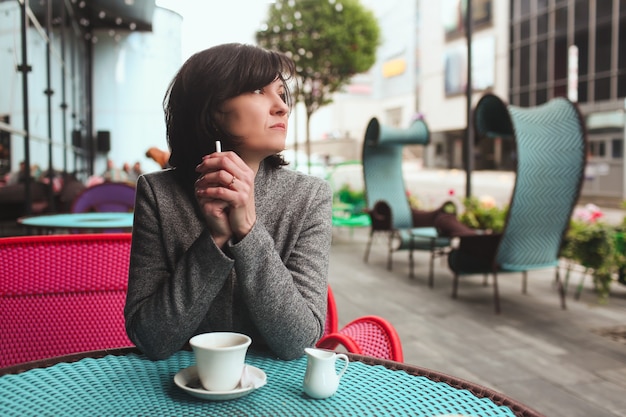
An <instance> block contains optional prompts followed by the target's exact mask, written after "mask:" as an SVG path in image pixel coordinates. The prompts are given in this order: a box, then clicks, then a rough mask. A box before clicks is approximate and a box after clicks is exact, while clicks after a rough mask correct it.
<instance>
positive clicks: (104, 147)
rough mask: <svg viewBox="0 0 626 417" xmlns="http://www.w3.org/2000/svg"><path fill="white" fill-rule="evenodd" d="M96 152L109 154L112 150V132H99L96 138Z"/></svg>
mask: <svg viewBox="0 0 626 417" xmlns="http://www.w3.org/2000/svg"><path fill="white" fill-rule="evenodd" d="M96 150H97V151H98V152H109V151H110V150H111V132H109V131H108V130H99V131H98V134H97V136H96Z"/></svg>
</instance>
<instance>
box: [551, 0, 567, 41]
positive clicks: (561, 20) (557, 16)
mask: <svg viewBox="0 0 626 417" xmlns="http://www.w3.org/2000/svg"><path fill="white" fill-rule="evenodd" d="M554 30H555V32H556V34H557V35H562V36H565V35H567V6H564V7H560V8H558V9H556V11H555V12H554Z"/></svg>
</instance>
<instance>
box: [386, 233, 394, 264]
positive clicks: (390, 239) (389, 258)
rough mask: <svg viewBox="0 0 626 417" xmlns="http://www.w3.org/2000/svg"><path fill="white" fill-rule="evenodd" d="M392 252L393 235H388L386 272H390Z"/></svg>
mask: <svg viewBox="0 0 626 417" xmlns="http://www.w3.org/2000/svg"><path fill="white" fill-rule="evenodd" d="M392 252H393V233H391V234H390V235H389V252H388V254H387V271H391V262H392V259H391V253H392Z"/></svg>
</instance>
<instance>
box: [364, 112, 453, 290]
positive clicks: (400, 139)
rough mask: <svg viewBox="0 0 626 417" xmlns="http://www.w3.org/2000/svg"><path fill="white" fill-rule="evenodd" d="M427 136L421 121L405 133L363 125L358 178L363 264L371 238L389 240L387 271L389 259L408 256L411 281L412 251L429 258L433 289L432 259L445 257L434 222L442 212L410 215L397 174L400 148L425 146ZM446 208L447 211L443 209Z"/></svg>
mask: <svg viewBox="0 0 626 417" xmlns="http://www.w3.org/2000/svg"><path fill="white" fill-rule="evenodd" d="M429 140H430V133H429V130H428V126H427V125H426V123H425V122H424V121H423V120H421V119H420V120H415V121H414V122H413V123H412V125H411V126H410V127H409V128H408V129H399V128H390V127H385V126H381V124H380V123H379V122H378V120H377V119H376V118H373V119H371V120H370V122H369V123H368V126H367V129H366V132H365V140H364V142H363V178H364V181H365V197H366V202H367V207H368V213H369V215H370V218H371V228H370V235H369V239H368V242H367V245H366V248H365V256H364V261H365V262H367V261H368V258H369V253H370V249H371V246H372V241H373V239H374V236H375V235H376V234H380V233H382V234H385V235H387V237H388V252H387V269H388V270H391V268H392V253H393V252H394V251H398V250H409V265H410V276H411V277H413V275H414V262H413V251H414V250H426V251H429V252H430V254H431V262H430V271H429V284H430V286H432V285H433V261H434V258H435V257H437V256H440V255H443V254H444V253H445V250H446V249H447V248H449V247H450V244H451V238H450V237H447V236H439V235H438V234H437V229H436V227H435V219H436V218H437V216H438V215H439V214H441V213H444V209H443V208H442V207H443V206H442V207H440V208H439V209H437V210H432V211H417V210H413V209H412V208H411V206H410V204H409V201H408V198H407V193H406V188H405V184H404V177H403V173H402V148H403V146H404V145H426V144H428V143H429ZM445 206H446V207H448V205H445Z"/></svg>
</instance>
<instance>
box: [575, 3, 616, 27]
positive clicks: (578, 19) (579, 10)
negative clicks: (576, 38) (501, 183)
mask: <svg viewBox="0 0 626 417" xmlns="http://www.w3.org/2000/svg"><path fill="white" fill-rule="evenodd" d="M605 2H606V3H609V2H608V1H606V0H605ZM574 26H575V27H576V30H581V29H586V28H588V27H589V0H576V5H575V6H574Z"/></svg>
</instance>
